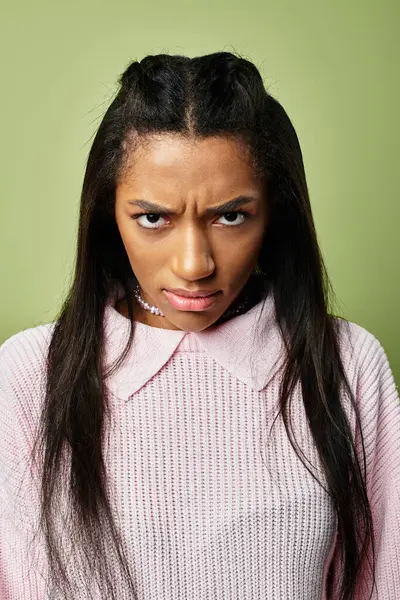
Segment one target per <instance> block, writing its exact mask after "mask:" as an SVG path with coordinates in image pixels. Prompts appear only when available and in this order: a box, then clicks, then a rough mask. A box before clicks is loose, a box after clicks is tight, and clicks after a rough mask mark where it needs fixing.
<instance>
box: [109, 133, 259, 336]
mask: <svg viewBox="0 0 400 600" xmlns="http://www.w3.org/2000/svg"><path fill="white" fill-rule="evenodd" d="M239 197H246V200H245V201H244V200H243V201H238V203H237V204H235V205H234V206H231V207H224V208H221V209H219V207H220V206H221V205H223V204H225V203H227V202H229V201H232V200H235V199H237V198H239ZM145 203H146V204H145ZM150 204H151V206H150ZM160 211H163V214H162V215H161V214H160ZM242 213H246V214H242ZM115 219H116V222H117V225H118V228H119V231H120V234H121V238H122V241H123V243H124V246H125V249H126V252H127V255H128V258H129V261H130V264H131V266H132V270H133V272H134V273H135V275H136V277H137V280H138V282H139V287H140V294H141V296H142V298H143V299H144V300H145V301H146V302H147V303H148V304H150V305H152V306H156V307H158V308H159V309H160V310H161V312H162V313H163V314H164V315H165V316H164V317H162V316H158V315H154V314H152V313H151V312H149V311H147V310H144V309H142V308H141V307H140V305H139V304H138V303H137V301H136V300H135V299H132V302H134V309H135V319H137V320H138V321H140V322H142V323H145V324H148V325H151V326H153V327H161V328H165V329H181V330H184V331H194V332H196V331H202V330H203V329H206V328H207V327H210V325H212V324H213V323H215V322H216V321H217V320H218V319H219V317H220V316H221V315H222V314H223V313H224V312H225V311H226V309H227V308H228V307H229V305H230V304H231V303H232V302H233V300H234V299H235V298H236V297H237V296H238V294H239V293H240V291H241V290H242V289H243V287H244V285H245V284H246V282H247V280H248V278H249V277H250V274H251V272H252V270H253V268H254V266H255V265H256V262H257V257H258V253H259V251H260V248H261V244H262V239H263V234H264V232H265V230H266V227H267V198H266V190H265V189H264V186H263V185H262V183H261V182H260V181H258V180H257V178H256V176H255V173H254V170H253V168H252V167H251V163H250V160H249V158H248V156H247V155H246V154H245V150H244V149H243V146H242V145H241V144H240V142H238V141H236V140H232V139H227V138H224V137H209V138H207V139H201V140H198V139H197V140H195V141H193V140H188V139H185V138H184V137H183V136H181V135H179V134H170V133H165V134H161V135H158V136H151V137H147V138H146V143H145V144H142V145H140V146H139V147H137V148H136V149H135V151H134V153H132V158H131V161H130V166H129V167H127V168H126V170H125V173H124V176H123V177H122V178H121V181H120V183H119V184H118V186H117V188H116V201H115ZM173 288H182V289H183V290H186V291H196V292H199V291H213V290H218V291H217V293H216V294H215V296H213V297H212V298H211V300H212V301H214V303H213V304H212V305H211V306H209V307H208V308H206V309H205V310H198V308H199V305H198V302H193V304H192V308H195V310H189V307H188V306H186V305H185V306H184V305H182V306H181V308H178V307H177V306H176V305H174V304H173V303H171V301H170V299H169V298H172V296H171V295H169V296H168V294H167V293H166V292H165V291H164V290H170V289H173ZM178 300H179V298H178ZM182 308H183V309H182ZM118 310H120V312H121V313H122V314H125V315H126V314H127V311H126V304H125V303H122V304H121V305H120V306H119V307H118Z"/></svg>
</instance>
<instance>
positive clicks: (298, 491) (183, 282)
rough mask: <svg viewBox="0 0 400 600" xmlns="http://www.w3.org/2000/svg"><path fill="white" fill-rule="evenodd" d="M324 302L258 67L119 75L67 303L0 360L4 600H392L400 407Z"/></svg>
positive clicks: (239, 61)
mask: <svg viewBox="0 0 400 600" xmlns="http://www.w3.org/2000/svg"><path fill="white" fill-rule="evenodd" d="M331 294H332V289H331V284H330V282H329V278H328V276H327V273H326V270H325V266H324V263H323V260H322V257H321V252H320V249H319V246H318V242H317V236H316V231H315V227H314V222H313V217H312V211H311V206H310V200H309V196H308V191H307V184H306V177H305V172H304V166H303V160H302V154H301V150H300V146H299V142H298V139H297V136H296V133H295V131H294V128H293V126H292V124H291V122H290V120H289V118H288V116H287V114H286V112H285V111H284V109H283V108H282V106H281V105H280V104H279V102H277V100H275V99H274V98H273V97H272V96H271V95H270V94H269V93H268V92H267V91H266V89H265V88H264V85H263V81H262V78H261V76H260V73H259V72H258V70H257V69H256V67H255V66H254V65H253V64H252V63H251V62H249V61H247V60H245V59H243V58H241V57H238V56H235V55H233V54H230V53H225V52H218V53H215V54H211V55H207V56H201V57H197V58H187V57H184V56H170V55H165V54H163V55H158V56H147V57H146V58H144V59H143V60H141V61H140V62H133V63H132V64H130V65H129V67H128V68H127V69H126V71H125V72H124V73H123V75H122V77H121V79H120V89H119V90H118V93H117V94H116V97H115V99H114V100H113V101H112V103H111V105H110V107H109V108H108V110H107V111H106V114H105V115H104V118H103V120H102V122H101V124H100V127H99V129H98V131H97V134H96V136H95V139H94V141H93V145H92V148H91V150H90V153H89V157H88V163H87V168H86V173H85V177H84V182H83V190H82V196H81V210H80V221H79V234H78V245H77V257H76V267H75V274H74V279H73V282H72V286H71V289H70V291H69V293H68V297H67V298H66V300H65V302H64V304H63V306H62V308H61V310H60V313H59V315H58V318H57V320H56V321H55V322H54V323H48V324H44V325H40V326H37V327H34V328H31V329H28V330H25V331H22V332H19V333H17V334H16V335H14V336H12V337H11V338H9V339H8V340H6V342H5V343H4V344H3V345H2V346H1V348H0V402H1V406H0V408H1V415H2V419H1V432H0V468H1V472H0V474H1V500H0V502H1V517H0V518H1V537H0V549H1V552H0V585H1V589H0V597H1V599H2V600H28V599H29V600H31V599H32V600H33V599H35V600H36V599H38V600H42V599H44V598H50V599H51V600H54V599H66V600H71V599H78V600H85V599H86V598H88V599H89V598H96V599H101V600H105V599H107V600H108V599H118V600H123V599H128V598H129V599H132V598H138V599H148V600H163V599H165V600H166V599H168V600H171V599H174V600H180V599H182V600H183V599H193V600H201V599H207V600H210V599H217V598H218V599H229V600H230V599H232V600H233V599H239V598H240V599H242V600H256V599H261V598H263V599H264V598H265V599H266V598H268V599H271V600H272V599H274V600H278V599H279V600H300V599H302V600H320V599H323V600H333V599H335V600H336V599H340V600H350V599H356V600H367V599H369V598H374V599H377V598H379V599H382V600H396V599H398V598H400V402H399V396H398V392H397V389H396V386H395V382H394V378H393V374H392V372H391V369H390V366H389V363H388V359H387V356H386V354H385V351H384V349H383V347H382V346H381V344H380V342H379V341H378V340H377V339H376V338H375V337H374V336H373V335H372V334H371V333H370V332H368V331H367V330H365V329H364V328H362V327H361V326H359V325H357V324H355V323H351V322H348V321H346V320H345V319H343V318H340V317H338V316H335V315H333V314H332V313H331V312H330V308H329V307H330V302H331Z"/></svg>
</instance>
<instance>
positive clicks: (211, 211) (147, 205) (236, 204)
mask: <svg viewBox="0 0 400 600" xmlns="http://www.w3.org/2000/svg"><path fill="white" fill-rule="evenodd" d="M257 201H258V198H256V197H255V196H245V195H242V196H238V197H237V198H233V199H232V200H228V201H227V202H224V203H223V204H219V205H218V206H210V207H209V208H207V209H206V211H205V214H206V215H221V214H224V213H227V212H230V211H235V210H236V209H238V208H240V207H241V206H243V204H249V203H250V202H257ZM128 204H132V205H133V206H138V207H139V208H142V209H143V210H147V211H149V212H150V211H151V212H152V213H154V214H158V215H163V216H168V215H176V214H177V213H176V212H175V211H173V210H169V209H167V208H166V207H165V206H160V205H159V204H154V203H153V202H148V201H147V200H128Z"/></svg>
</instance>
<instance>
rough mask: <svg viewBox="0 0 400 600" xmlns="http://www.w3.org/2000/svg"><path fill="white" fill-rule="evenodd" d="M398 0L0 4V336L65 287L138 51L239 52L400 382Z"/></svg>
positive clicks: (331, 251)
mask: <svg viewBox="0 0 400 600" xmlns="http://www.w3.org/2000/svg"><path fill="white" fill-rule="evenodd" d="M399 6H400V3H398V2H397V0H393V1H391V2H389V1H383V0H379V1H378V0H374V1H373V2H369V3H367V2H365V0H363V1H361V0H356V1H353V2H349V1H348V0H346V1H344V0H340V1H338V0H335V1H334V2H329V3H328V2H325V1H321V0H319V1H311V0H302V1H299V0H292V1H290V2H288V1H284V0H280V1H279V2H271V1H268V0H262V1H261V0H260V1H258V2H257V1H254V0H247V1H245V2H244V1H243V0H240V1H239V0H235V1H233V2H232V1H229V2H228V1H224V2H222V1H219V2H218V0H217V1H212V2H205V1H203V0H202V1H196V2H193V1H192V2H187V1H185V2H181V1H177V0H170V1H169V2H164V0H153V1H152V2H140V3H139V2H122V1H120V0H113V2H110V1H109V2H105V1H104V2H99V1H97V2H94V1H92V2H89V1H85V0H80V1H79V2H78V1H76V0H75V1H72V2H71V1H70V2H57V1H54V0H52V1H51V2H50V1H47V2H43V1H38V0H37V1H36V2H31V1H28V0H23V1H20V2H18V1H15V0H14V1H13V2H11V1H8V3H4V2H3V3H2V4H1V18H0V50H1V56H2V74H1V77H2V92H1V94H0V118H1V143H0V152H1V157H0V159H1V165H2V177H1V214H0V253H1V254H0V255H1V263H0V268H1V273H0V276H1V284H2V290H1V302H2V304H1V323H0V343H1V342H2V341H4V340H5V339H6V338H8V337H10V336H11V335H12V334H14V333H16V332H18V331H21V330H22V329H26V328H29V327H34V326H36V325H39V324H40V323H46V322H49V321H51V320H53V318H54V317H55V315H56V313H57V311H58V309H59V306H60V303H61V300H62V298H63V296H64V294H65V292H66V291H67V289H68V286H69V283H70V280H71V272H72V266H73V259H74V253H75V239H76V231H77V217H78V207H79V195H80V190H81V185H82V179H83V173H84V168H85V161H86V158H87V154H88V152H89V148H90V144H91V140H92V138H93V135H94V132H95V130H96V128H97V127H98V125H99V123H100V120H101V117H102V115H103V113H104V111H105V110H106V108H107V106H108V104H109V102H110V100H111V98H112V96H113V94H114V92H115V90H116V81H117V77H118V75H119V74H120V73H121V72H122V71H123V70H124V69H125V68H126V66H127V65H128V63H129V62H130V61H131V60H132V59H140V58H142V57H143V56H144V55H146V54H155V53H159V52H168V53H174V54H186V55H189V56H196V55H200V54H206V53H210V52H215V51H219V50H229V51H234V52H239V53H240V54H242V55H243V56H244V57H246V58H249V59H250V60H252V61H253V62H254V63H255V64H256V65H257V67H258V68H259V69H260V71H261V73H262V75H263V77H264V81H265V84H266V86H267V87H268V89H269V91H270V92H271V93H272V94H273V95H275V96H276V97H277V98H278V100H279V101H280V102H281V103H282V104H283V106H284V107H285V109H286V111H287V112H288V114H289V117H290V118H291V120H292V122H293V124H294V126H295V128H296V131H297V134H298V136H299V139H300V144H301V146H302V151H303V158H304V162H305V168H306V174H307V181H308V185H309V191H310V196H311V202H312V206H313V212H314V217H315V221H316V226H317V232H318V236H319V241H320V245H321V248H322V252H323V255H324V258H325V260H326V263H327V267H328V272H329V274H330V276H331V279H332V282H333V285H334V289H335V291H336V293H337V296H338V299H339V302H340V306H338V309H337V312H338V313H339V314H341V315H343V316H345V317H346V318H347V319H349V320H351V321H354V322H356V323H358V324H359V325H362V326H363V327H365V328H366V329H368V330H369V331H371V332H372V333H373V334H374V335H375V336H376V337H377V338H378V339H379V340H380V341H381V343H382V345H383V346H384V348H385V350H386V353H387V355H388V357H389V361H390V364H391V367H392V370H393V373H394V375H395V378H396V381H397V382H399V381H400V349H399V340H400V319H399V307H400V268H399V262H400V261H399V255H400V252H399V250H400V248H399V246H400V244H399V221H400V208H399V204H400V203H399V196H398V179H399V139H400V135H399V134H400V131H399V129H400V128H399V119H398V107H399V106H400V99H399V80H398V69H399V41H398V40H399V36H398V26H399V16H400V14H399V13H400V10H399Z"/></svg>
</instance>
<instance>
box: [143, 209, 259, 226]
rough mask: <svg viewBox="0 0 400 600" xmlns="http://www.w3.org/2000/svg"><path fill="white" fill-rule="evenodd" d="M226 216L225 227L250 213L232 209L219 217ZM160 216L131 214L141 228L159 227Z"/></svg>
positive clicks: (236, 223)
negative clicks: (238, 217)
mask: <svg viewBox="0 0 400 600" xmlns="http://www.w3.org/2000/svg"><path fill="white" fill-rule="evenodd" d="M238 215H239V216H240V217H241V220H239V221H238V220H237V219H236V217H237V216H238ZM232 216H233V218H234V219H235V220H234V221H232V220H230V218H231V217H232ZM227 217H228V219H227V221H228V223H222V225H224V226H226V227H235V226H236V227H237V226H238V225H242V223H244V221H245V220H246V219H248V218H249V217H250V213H247V212H245V211H233V212H228V213H225V214H223V215H222V216H221V217H220V218H221V219H222V218H225V219H226V218H227ZM162 218H164V217H163V215H160V214H156V213H139V214H137V215H133V216H132V219H135V221H137V222H138V225H139V226H140V227H142V228H143V229H161V227H162V224H161V225H159V219H162ZM140 219H142V221H140Z"/></svg>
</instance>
